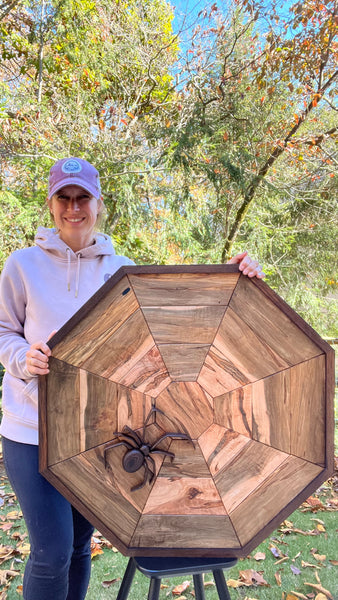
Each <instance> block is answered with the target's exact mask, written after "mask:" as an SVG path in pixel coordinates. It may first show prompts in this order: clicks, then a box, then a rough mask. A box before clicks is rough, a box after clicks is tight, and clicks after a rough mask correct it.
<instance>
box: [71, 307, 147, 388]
mask: <svg viewBox="0 0 338 600" xmlns="http://www.w3.org/2000/svg"><path fill="white" fill-rule="evenodd" d="M153 346H154V340H153V338H152V336H151V335H150V332H149V328H148V326H147V323H146V322H145V320H144V317H143V314H142V312H141V311H140V310H138V311H136V312H134V313H133V314H132V315H131V317H129V319H128V320H127V321H126V322H125V323H123V324H122V325H121V327H119V329H118V330H117V331H116V332H115V335H114V336H111V337H110V338H109V339H106V341H105V343H104V344H102V345H100V346H99V347H98V348H97V349H96V352H95V354H93V355H92V356H91V357H90V358H89V359H88V360H86V361H85V362H84V363H83V368H84V369H86V370H87V371H91V372H92V373H96V374H97V375H101V377H106V378H107V379H112V380H113V381H115V382H116V383H118V382H119V381H120V379H122V378H123V377H124V376H125V375H126V374H127V373H128V372H129V371H130V369H131V368H132V367H133V366H134V365H135V364H136V363H137V362H138V361H139V360H140V359H141V358H142V357H143V356H144V355H145V354H146V353H147V352H148V351H149V350H150V349H151V348H152V347H153Z"/></svg>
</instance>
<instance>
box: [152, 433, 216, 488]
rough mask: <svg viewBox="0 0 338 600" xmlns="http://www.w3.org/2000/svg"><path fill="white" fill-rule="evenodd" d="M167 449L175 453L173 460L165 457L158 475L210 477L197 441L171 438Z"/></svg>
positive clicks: (168, 476) (167, 476)
mask: <svg viewBox="0 0 338 600" xmlns="http://www.w3.org/2000/svg"><path fill="white" fill-rule="evenodd" d="M168 449H169V451H170V452H172V453H173V454H174V455H175V458H174V459H173V460H170V459H169V458H166V459H165V460H164V462H163V465H162V467H161V469H160V471H159V474H158V477H166V478H167V479H170V478H172V479H174V478H175V479H177V478H180V477H190V478H191V477H198V478H200V479H203V478H204V479H205V478H206V477H210V471H209V469H208V466H207V464H206V462H205V458H204V456H203V454H202V452H201V449H200V447H199V445H198V444H197V443H194V444H192V443H191V442H189V441H188V440H174V439H173V440H172V442H171V444H170V446H169V448H168Z"/></svg>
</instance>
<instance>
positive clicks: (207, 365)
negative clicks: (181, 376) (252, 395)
mask: <svg viewBox="0 0 338 600" xmlns="http://www.w3.org/2000/svg"><path fill="white" fill-rule="evenodd" d="M197 383H199V384H200V386H201V387H202V388H203V389H204V390H205V391H206V392H208V394H210V396H211V397H212V398H215V397H216V396H221V395H222V394H225V393H226V392H230V391H232V390H235V389H236V388H239V387H241V386H242V385H246V384H247V383H249V379H248V378H247V377H245V375H244V374H243V373H242V372H241V371H240V370H238V369H237V368H236V367H234V365H233V363H232V362H231V360H230V359H229V358H228V357H227V356H224V354H222V352H220V351H219V350H218V349H217V348H216V346H211V347H210V350H209V352H208V355H207V357H206V359H205V361H204V365H203V367H202V369H201V372H200V375H199V377H198V379H197Z"/></svg>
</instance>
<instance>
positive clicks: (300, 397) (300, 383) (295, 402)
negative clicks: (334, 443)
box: [290, 356, 326, 465]
mask: <svg viewBox="0 0 338 600" xmlns="http://www.w3.org/2000/svg"><path fill="white" fill-rule="evenodd" d="M324 379H325V360H324V357H323V356H318V357H317V358H315V359H312V360H309V361H307V362H304V363H302V364H300V365H297V366H296V367H294V368H292V369H290V387H291V392H290V395H291V407H292V423H291V453H292V454H295V455H296V456H299V457H300V458H305V459H306V460H309V461H312V462H314V463H317V464H319V465H324V464H325V418H326V414H325V403H324V393H325V384H324Z"/></svg>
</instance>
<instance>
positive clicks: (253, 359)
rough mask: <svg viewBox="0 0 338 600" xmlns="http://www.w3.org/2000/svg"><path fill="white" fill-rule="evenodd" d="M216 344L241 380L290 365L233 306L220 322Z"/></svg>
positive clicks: (232, 370)
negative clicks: (257, 333) (255, 331)
mask: <svg viewBox="0 0 338 600" xmlns="http://www.w3.org/2000/svg"><path fill="white" fill-rule="evenodd" d="M214 346H215V348H216V349H217V350H218V352H219V353H220V354H221V355H222V356H223V357H224V359H227V360H228V361H230V367H228V368H230V373H233V372H236V373H237V372H239V373H241V379H240V380H241V381H256V380H257V379H261V378H262V377H266V376H267V375H271V374H272V373H276V372H277V371H281V370H282V369H285V368H286V367H287V366H288V365H287V363H286V361H284V360H283V359H281V357H280V356H279V355H278V354H276V353H275V352H274V351H273V350H272V348H270V347H269V346H268V345H267V344H266V343H264V342H262V341H260V339H259V337H258V336H257V335H256V334H255V333H254V332H253V331H252V329H250V327H249V326H248V325H246V323H245V322H244V321H243V320H242V319H241V318H239V317H238V316H237V315H236V313H235V312H234V311H233V310H232V309H231V308H228V309H227V311H226V313H225V316H224V318H223V320H222V322H221V324H220V327H219V330H218V332H217V335H216V337H215V340H214Z"/></svg>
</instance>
